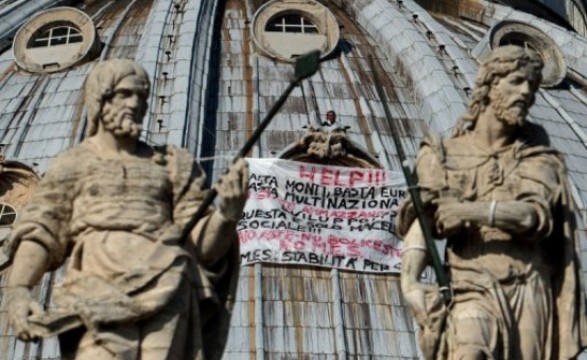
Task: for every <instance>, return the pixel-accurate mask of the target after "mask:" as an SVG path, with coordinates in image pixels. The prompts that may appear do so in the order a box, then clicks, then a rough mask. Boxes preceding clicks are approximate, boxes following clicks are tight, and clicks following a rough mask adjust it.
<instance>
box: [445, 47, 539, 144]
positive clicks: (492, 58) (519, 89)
mask: <svg viewBox="0 0 587 360" xmlns="http://www.w3.org/2000/svg"><path fill="white" fill-rule="evenodd" d="M543 67H544V63H543V62H542V59H541V58H540V56H539V55H538V54H536V53H535V52H534V51H532V50H527V49H524V48H522V47H519V46H513V45H508V46H502V47H498V48H497V49H495V50H494V51H493V52H492V53H491V54H490V55H489V57H488V58H487V59H486V60H485V61H483V63H482V64H481V66H480V67H479V71H478V73H477V79H476V80H475V89H474V90H473V93H472V94H471V100H470V103H469V108H468V111H467V113H466V114H465V115H463V116H462V117H461V118H460V119H459V120H458V122H457V126H456V129H455V134H454V136H460V135H463V134H465V133H466V132H468V131H471V130H473V129H474V128H475V125H476V123H477V119H478V118H479V115H481V114H482V113H483V112H485V111H486V110H487V109H488V107H492V108H493V110H494V112H495V115H496V117H497V120H498V121H502V122H506V123H508V124H510V125H518V126H522V125H523V124H524V120H525V118H526V115H527V114H528V110H529V108H530V106H532V104H534V99H535V94H536V91H537V90H538V87H539V86H540V83H541V82H542V68H543Z"/></svg>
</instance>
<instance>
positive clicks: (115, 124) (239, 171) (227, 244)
mask: <svg viewBox="0 0 587 360" xmlns="http://www.w3.org/2000/svg"><path fill="white" fill-rule="evenodd" d="M148 94H149V80H148V77H147V74H146V73H145V71H144V70H143V68H142V67H141V66H140V65H138V64H137V63H134V62H132V61H130V60H123V59H116V60H110V61H106V62H103V63H100V64H98V65H97V66H96V67H95V69H94V70H93V71H92V73H91V74H90V75H89V76H88V79H87V82H86V97H87V99H86V100H87V107H88V129H87V137H86V139H85V140H84V141H83V142H82V143H81V144H80V145H79V146H76V147H74V148H72V149H69V150H67V151H65V152H64V153H63V154H61V155H59V156H58V157H57V158H56V159H55V160H54V162H53V163H52V165H51V167H50V168H49V170H48V171H47V173H46V174H45V176H44V178H43V179H42V180H41V182H40V183H39V186H38V188H37V191H36V193H35V194H34V195H33V199H32V200H31V201H30V203H29V204H28V205H27V206H26V207H25V208H24V209H23V211H22V214H21V216H20V219H19V220H18V222H17V224H16V225H15V227H14V231H13V233H12V236H11V238H10V242H9V243H8V248H9V249H10V252H11V253H15V254H14V262H13V265H12V272H11V274H10V277H9V279H8V287H7V290H6V295H7V297H8V307H9V312H8V314H9V318H10V323H11V325H12V328H13V329H14V332H15V334H16V335H17V336H18V337H19V338H20V339H22V340H32V339H35V338H39V337H46V336H51V335H56V334H57V335H59V338H60V345H61V348H62V354H63V356H64V358H66V359H67V358H71V359H73V358H74V359H204V358H219V356H220V355H221V353H222V349H223V346H224V342H225V340H226V333H227V330H228V325H229V324H228V320H229V316H230V309H231V302H232V301H233V299H234V298H233V296H234V291H235V285H236V274H237V271H238V242H237V234H236V229H235V228H236V223H237V221H238V220H239V218H240V216H241V213H242V208H243V206H244V203H245V201H246V195H247V193H246V192H247V190H246V189H247V180H248V175H247V174H248V170H247V167H246V163H245V162H244V160H242V159H241V160H240V161H238V162H237V163H235V164H234V165H232V166H231V167H230V168H229V172H228V173H227V174H226V175H224V176H223V177H222V178H221V181H220V182H219V183H218V184H217V185H216V189H217V190H218V193H219V195H220V201H219V207H218V209H217V210H212V209H211V210H209V212H208V215H207V216H206V218H205V219H204V220H202V221H200V222H199V223H198V224H197V225H196V228H195V229H194V230H193V231H192V233H191V238H190V239H188V241H187V242H186V243H185V244H183V245H182V239H180V234H181V231H182V227H183V225H185V224H186V223H187V222H188V221H189V219H190V217H191V215H192V214H193V213H194V212H195V211H196V209H197V208H198V205H199V204H200V202H201V200H202V199H203V197H204V191H203V190H202V185H203V183H204V174H203V173H202V171H201V169H200V167H199V166H198V164H197V163H196V162H195V161H194V159H193V158H192V156H191V155H190V154H189V153H188V152H187V151H186V150H183V149H179V148H175V147H172V146H167V147H164V148H157V149H154V148H151V147H150V146H148V145H146V144H145V143H143V142H141V141H139V140H138V138H139V135H140V132H141V123H142V119H143V116H144V115H145V112H146V111H147V97H148ZM66 259H69V261H68V262H67V265H66V272H65V279H64V280H63V281H62V282H61V283H60V284H58V285H56V287H55V288H54V291H53V301H54V303H55V304H56V305H57V306H56V307H55V308H51V309H49V310H44V309H42V308H41V307H40V305H39V304H38V303H36V302H35V301H34V299H33V297H32V295H31V287H32V286H33V285H35V284H37V283H38V281H39V279H40V277H41V276H42V275H43V273H44V272H45V271H47V270H54V269H57V268H58V267H60V266H61V265H62V264H64V262H65V261H66Z"/></svg>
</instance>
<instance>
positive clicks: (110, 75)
mask: <svg viewBox="0 0 587 360" xmlns="http://www.w3.org/2000/svg"><path fill="white" fill-rule="evenodd" d="M132 75H135V76H138V77H139V78H141V79H142V80H143V86H144V90H145V93H147V94H148V93H149V89H150V87H151V85H150V81H149V76H148V75H147V72H146V71H145V69H144V68H143V67H142V66H141V65H140V64H139V63H137V62H135V61H132V60H129V59H112V60H107V61H103V62H100V63H98V65H96V67H94V69H93V70H92V72H91V73H90V75H88V78H87V80H86V86H85V91H86V107H87V110H88V115H87V116H88V121H87V128H86V137H91V136H94V135H96V133H97V132H98V124H99V121H100V116H101V113H102V106H104V102H105V101H106V100H108V99H110V98H111V97H112V96H113V95H114V88H115V87H116V85H117V84H118V83H119V82H120V81H122V79H124V78H125V77H127V76H132Z"/></svg>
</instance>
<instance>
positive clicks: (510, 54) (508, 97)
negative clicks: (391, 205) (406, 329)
mask: <svg viewBox="0 0 587 360" xmlns="http://www.w3.org/2000/svg"><path fill="white" fill-rule="evenodd" d="M542 66H543V64H542V61H541V59H540V58H539V57H538V56H536V55H535V54H532V53H528V52H526V51H525V50H524V49H522V48H517V47H514V46H507V47H501V48H498V49H496V50H495V51H494V52H493V53H492V54H491V55H490V56H489V57H488V59H487V60H486V61H485V62H484V63H483V64H482V65H481V67H480V70H479V73H478V75H477V81H476V88H475V90H474V91H473V94H472V97H471V103H470V104H469V111H468V113H467V114H465V115H464V116H463V117H462V118H461V119H459V122H458V123H457V129H456V131H455V134H454V135H453V137H452V138H449V139H439V138H429V139H428V140H427V141H425V142H424V143H423V145H422V148H421V150H420V153H419V155H418V163H417V169H416V171H417V174H418V178H419V185H420V187H421V198H422V202H423V203H424V206H425V208H426V214H425V215H424V216H428V217H430V220H431V221H430V223H432V224H435V226H434V229H433V232H434V233H435V236H436V237H438V238H447V263H448V268H449V270H450V278H451V287H452V291H453V294H454V295H453V298H452V302H451V304H450V306H449V307H448V308H447V307H446V306H445V305H444V304H443V303H442V300H441V299H440V296H439V294H438V290H437V289H436V288H435V287H434V286H430V285H424V284H422V283H420V282H419V276H420V274H421V272H422V271H423V269H424V267H425V266H426V264H427V253H426V250H425V249H426V247H425V242H424V239H423V236H422V233H421V229H420V226H419V222H418V221H417V220H416V217H415V213H414V209H413V206H412V204H411V202H410V201H407V202H406V203H405V204H404V205H403V207H402V211H401V217H400V220H399V224H398V225H399V226H398V228H399V230H400V232H401V233H402V235H404V236H405V239H404V240H405V247H404V253H403V257H402V290H403V292H404V296H405V298H406V300H407V302H408V303H409V305H410V307H411V309H412V311H413V313H414V315H415V317H416V319H417V321H418V324H419V325H420V327H421V335H420V345H421V347H422V350H423V352H424V354H425V355H426V357H427V358H428V359H481V358H483V359H487V358H491V359H532V360H540V359H551V358H556V359H570V358H573V357H574V356H576V355H577V353H578V352H580V351H581V350H582V349H583V348H585V347H586V346H587V318H586V316H585V293H584V291H583V290H582V286H581V281H580V279H579V274H580V265H579V258H578V255H577V254H578V244H577V241H576V239H575V232H574V229H575V228H574V226H575V225H574V221H575V218H574V210H575V209H574V205H573V203H572V200H571V197H570V194H569V189H568V186H567V183H566V170H565V166H564V163H563V161H562V159H561V157H560V155H559V154H558V152H556V151H555V150H553V149H552V148H550V147H549V146H548V136H547V134H546V132H545V131H544V129H542V128H541V127H538V126H537V125H535V124H531V123H529V122H526V120H525V118H526V115H527V113H528V109H529V107H530V106H531V105H532V104H533V102H534V95H535V93H536V91H537V89H538V86H539V84H540V81H541V75H540V70H541V68H542Z"/></svg>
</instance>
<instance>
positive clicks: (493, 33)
mask: <svg viewBox="0 0 587 360" xmlns="http://www.w3.org/2000/svg"><path fill="white" fill-rule="evenodd" d="M508 44H511V45H518V46H521V47H524V46H526V47H528V48H530V49H532V50H534V51H536V52H537V53H538V54H539V55H540V56H541V57H542V60H543V61H544V69H543V70H542V85H541V86H543V87H552V86H556V85H558V84H560V83H561V82H562V81H563V80H564V78H565V76H566V74H567V66H566V63H565V59H564V57H563V54H562V53H561V51H560V49H559V47H558V46H557V45H556V43H555V42H554V40H552V39H551V38H550V36H548V35H547V34H545V33H544V32H543V31H541V30H539V29H537V28H535V27H534V26H531V25H528V24H525V23H522V22H519V21H509V20H506V21H502V22H500V23H498V24H496V25H495V26H494V27H493V28H491V30H490V32H489V45H490V47H491V49H495V48H496V47H499V46H504V45H508Z"/></svg>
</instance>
